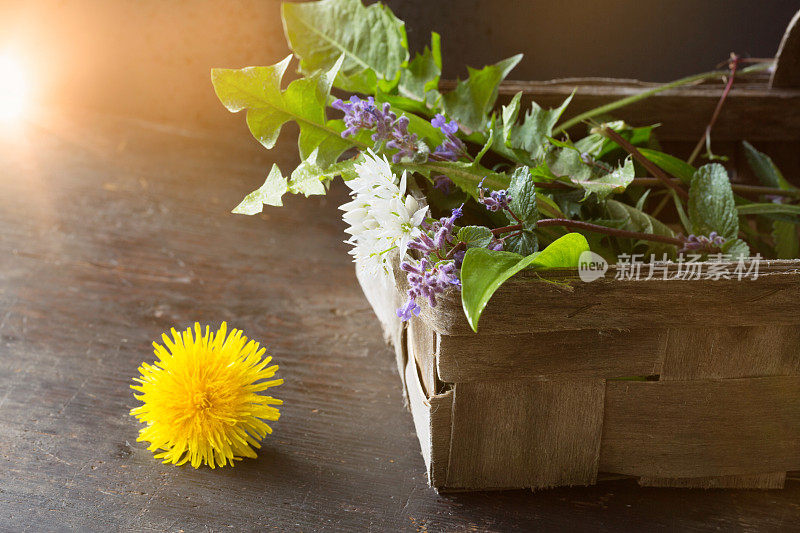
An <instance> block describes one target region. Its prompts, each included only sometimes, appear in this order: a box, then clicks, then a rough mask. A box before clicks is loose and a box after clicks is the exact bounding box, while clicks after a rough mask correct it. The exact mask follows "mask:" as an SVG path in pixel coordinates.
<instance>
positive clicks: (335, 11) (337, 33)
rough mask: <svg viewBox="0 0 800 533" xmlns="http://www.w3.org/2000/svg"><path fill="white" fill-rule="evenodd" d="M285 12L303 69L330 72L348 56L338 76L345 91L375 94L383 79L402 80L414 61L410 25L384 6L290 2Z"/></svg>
mask: <svg viewBox="0 0 800 533" xmlns="http://www.w3.org/2000/svg"><path fill="white" fill-rule="evenodd" d="M281 16H282V18H283V27H284V32H285V34H286V39H287V40H288V41H289V46H290V47H291V49H292V50H293V51H294V52H295V54H297V56H298V57H299V58H300V70H301V71H302V72H304V73H306V74H309V73H313V72H316V71H319V70H329V69H330V68H331V67H332V66H333V65H334V64H335V63H336V61H337V59H338V58H339V57H340V56H342V55H343V56H344V62H343V63H342V67H341V70H340V72H339V75H338V76H337V79H336V86H337V87H340V88H342V89H344V90H347V91H352V92H361V93H368V94H373V93H374V92H375V89H376V88H377V81H379V80H383V81H389V82H390V84H391V83H396V79H397V78H398V76H399V70H400V68H401V66H402V65H403V64H405V62H406V61H407V60H408V42H407V39H406V30H405V25H404V24H403V21H401V20H400V19H398V18H397V17H395V16H394V14H393V13H392V12H391V11H390V10H389V8H387V7H386V6H384V5H383V4H380V3H376V4H373V5H371V6H368V7H364V6H363V5H362V4H361V2H360V0H321V1H319V2H307V3H284V4H282V5H281ZM383 88H384V90H386V87H383Z"/></svg>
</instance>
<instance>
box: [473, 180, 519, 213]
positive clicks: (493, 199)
mask: <svg viewBox="0 0 800 533" xmlns="http://www.w3.org/2000/svg"><path fill="white" fill-rule="evenodd" d="M485 179H486V178H484V179H483V180H481V182H480V184H479V185H478V202H480V203H482V204H483V205H484V206H486V209H488V210H489V211H501V210H503V209H508V205H509V203H510V202H511V196H509V195H508V191H507V190H505V189H501V190H499V191H492V192H490V193H489V196H486V195H485V193H484V191H485V190H486V189H484V188H483V187H482V185H483V181H484V180H485Z"/></svg>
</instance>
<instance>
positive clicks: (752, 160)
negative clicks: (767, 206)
mask: <svg viewBox="0 0 800 533" xmlns="http://www.w3.org/2000/svg"><path fill="white" fill-rule="evenodd" d="M742 146H744V155H745V157H746V158H747V163H748V164H749V165H750V168H752V169H753V172H754V173H755V175H756V177H757V178H758V179H759V180H760V181H761V183H763V184H764V185H766V186H767V187H777V188H780V189H783V190H784V191H791V190H797V187H795V186H794V185H792V184H791V183H789V182H788V181H786V178H784V177H783V174H782V173H781V171H780V170H779V169H778V167H777V166H776V165H775V163H774V162H773V161H772V158H770V157H769V156H768V155H767V154H764V153H762V152H759V151H758V150H756V149H755V148H754V147H753V145H752V144H750V143H749V142H747V141H742Z"/></svg>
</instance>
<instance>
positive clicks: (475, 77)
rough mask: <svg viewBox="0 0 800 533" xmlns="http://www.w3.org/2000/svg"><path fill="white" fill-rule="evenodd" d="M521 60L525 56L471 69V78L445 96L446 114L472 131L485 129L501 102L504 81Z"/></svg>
mask: <svg viewBox="0 0 800 533" xmlns="http://www.w3.org/2000/svg"><path fill="white" fill-rule="evenodd" d="M520 59H522V54H517V55H515V56H513V57H509V58H508V59H504V60H502V61H500V62H499V63H496V64H494V65H488V66H485V67H483V68H482V69H480V70H477V69H474V68H471V67H469V68H468V69H467V70H468V72H469V78H467V79H466V80H464V81H459V82H458V85H456V88H455V89H454V90H453V91H452V92H449V93H447V94H444V95H442V103H443V105H444V110H445V114H447V116H448V117H450V118H454V119H456V120H457V121H458V123H459V124H460V125H461V126H463V127H466V128H467V129H469V130H471V131H481V130H483V129H484V127H485V126H486V123H487V120H488V115H489V112H490V111H491V110H492V108H493V107H494V103H495V101H496V100H497V93H498V87H499V86H500V82H501V81H503V80H504V79H505V77H506V76H507V75H508V73H509V72H510V71H511V69H513V68H514V67H515V66H516V64H517V63H519V61H520Z"/></svg>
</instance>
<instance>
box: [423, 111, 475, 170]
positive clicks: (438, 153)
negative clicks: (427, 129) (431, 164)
mask: <svg viewBox="0 0 800 533" xmlns="http://www.w3.org/2000/svg"><path fill="white" fill-rule="evenodd" d="M431 125H432V126H433V127H434V128H438V129H439V130H441V132H442V133H444V136H445V139H444V141H443V142H442V144H440V145H439V146H437V147H436V150H434V152H433V155H434V156H435V157H437V158H438V159H442V160H445V161H458V159H459V158H460V157H461V156H462V155H465V154H466V153H467V147H466V146H464V143H463V142H461V139H459V138H458V137H456V133H457V132H458V122H456V121H455V120H451V121H450V122H447V121H446V120H445V118H444V115H442V114H441V113H439V114H437V115H436V116H435V117H433V119H432V120H431Z"/></svg>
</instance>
